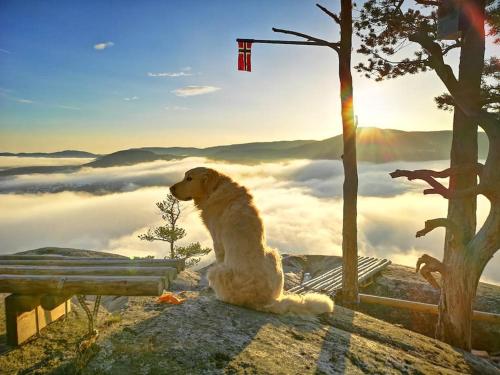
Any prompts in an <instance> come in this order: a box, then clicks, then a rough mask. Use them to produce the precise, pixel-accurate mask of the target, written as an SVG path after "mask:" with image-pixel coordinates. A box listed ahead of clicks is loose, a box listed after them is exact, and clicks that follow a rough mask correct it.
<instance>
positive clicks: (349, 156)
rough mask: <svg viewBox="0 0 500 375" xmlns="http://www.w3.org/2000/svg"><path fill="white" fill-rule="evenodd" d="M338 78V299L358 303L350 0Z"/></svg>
mask: <svg viewBox="0 0 500 375" xmlns="http://www.w3.org/2000/svg"><path fill="white" fill-rule="evenodd" d="M340 4H341V17H340V50H339V78H340V98H341V108H342V135H343V141H344V154H343V155H342V163H343V165H344V185H343V193H344V207H343V213H344V216H343V225H342V265H343V276H344V277H343V279H342V301H343V302H344V303H345V304H346V305H355V304H357V303H358V302H359V296H358V275H357V269H358V234H357V199H358V169H357V160H356V124H355V121H354V108H353V87H352V75H351V48H352V2H351V0H341V2H340Z"/></svg>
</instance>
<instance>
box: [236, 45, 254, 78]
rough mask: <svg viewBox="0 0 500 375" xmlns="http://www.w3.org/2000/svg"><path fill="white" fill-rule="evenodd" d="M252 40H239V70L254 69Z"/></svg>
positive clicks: (249, 70) (248, 70)
mask: <svg viewBox="0 0 500 375" xmlns="http://www.w3.org/2000/svg"><path fill="white" fill-rule="evenodd" d="M251 53H252V42H245V41H238V70H243V71H245V72H251V71H252V62H251Z"/></svg>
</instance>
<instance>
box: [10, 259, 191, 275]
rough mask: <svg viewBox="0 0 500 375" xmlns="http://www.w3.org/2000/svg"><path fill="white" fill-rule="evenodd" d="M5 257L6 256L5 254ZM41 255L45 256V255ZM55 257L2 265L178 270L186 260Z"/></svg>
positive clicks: (181, 268)
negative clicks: (162, 267)
mask: <svg viewBox="0 0 500 375" xmlns="http://www.w3.org/2000/svg"><path fill="white" fill-rule="evenodd" d="M4 257H5V256H4ZM40 257H44V256H43V255H42V256H40ZM50 257H51V258H55V259H47V258H41V259H23V258H21V257H19V259H2V257H0V265H25V266H105V267H116V266H121V267H126V266H131V267H158V266H167V267H175V268H176V269H177V271H179V272H180V271H182V270H183V269H184V267H185V266H184V261H183V260H181V259H122V258H75V257H71V258H70V257H54V256H50Z"/></svg>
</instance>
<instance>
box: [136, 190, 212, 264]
mask: <svg viewBox="0 0 500 375" xmlns="http://www.w3.org/2000/svg"><path fill="white" fill-rule="evenodd" d="M156 207H158V209H159V210H160V214H161V217H162V219H163V220H164V221H165V224H164V225H162V226H159V227H155V228H150V229H148V232H147V233H146V234H141V235H140V236H139V238H140V239H141V240H145V241H150V242H152V241H163V242H167V243H169V245H170V256H169V258H171V259H184V260H185V261H186V266H187V267H190V266H194V265H195V264H197V263H198V262H199V261H200V258H199V257H201V256H203V255H207V254H208V253H210V251H212V249H210V248H208V247H205V248H204V247H202V246H201V245H200V243H199V242H194V243H191V244H188V245H187V246H177V245H176V243H177V242H178V241H179V240H181V239H183V238H184V237H186V230H185V229H184V228H181V227H180V226H179V224H178V221H179V218H180V216H181V212H182V210H181V206H180V202H179V200H178V199H176V198H175V197H174V196H172V195H171V194H168V195H167V199H166V200H163V201H161V202H157V203H156ZM165 258H166V257H165Z"/></svg>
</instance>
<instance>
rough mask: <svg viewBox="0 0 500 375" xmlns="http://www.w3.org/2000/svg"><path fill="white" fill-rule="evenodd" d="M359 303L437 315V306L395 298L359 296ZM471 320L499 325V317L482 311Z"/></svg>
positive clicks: (474, 314)
mask: <svg viewBox="0 0 500 375" xmlns="http://www.w3.org/2000/svg"><path fill="white" fill-rule="evenodd" d="M359 297H360V301H361V303H373V304H378V305H384V306H389V307H396V308H401V309H408V310H412V311H417V312H422V313H426V314H433V315H438V313H439V311H438V306H437V305H433V304H430V303H422V302H414V301H407V300H402V299H396V298H389V297H380V296H373V295H370V294H361V293H360V294H359ZM472 319H473V320H481V321H485V322H490V323H496V324H499V323H500V315H499V314H493V313H487V312H484V311H473V314H472Z"/></svg>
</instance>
